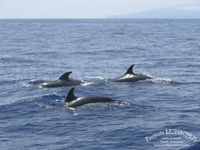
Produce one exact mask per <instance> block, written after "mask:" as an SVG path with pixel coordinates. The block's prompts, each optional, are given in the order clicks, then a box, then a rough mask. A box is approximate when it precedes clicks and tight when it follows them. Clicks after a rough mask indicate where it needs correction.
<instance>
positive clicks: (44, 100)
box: [35, 94, 63, 108]
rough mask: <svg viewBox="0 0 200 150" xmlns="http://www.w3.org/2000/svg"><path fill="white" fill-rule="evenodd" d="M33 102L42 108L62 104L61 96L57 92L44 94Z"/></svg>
mask: <svg viewBox="0 0 200 150" xmlns="http://www.w3.org/2000/svg"><path fill="white" fill-rule="evenodd" d="M35 104H36V105H38V106H39V107H44V108H55V107H60V106H63V97H62V96H60V95H57V94H46V95H44V96H42V97H39V98H37V99H36V100H35Z"/></svg>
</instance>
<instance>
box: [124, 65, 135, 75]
mask: <svg viewBox="0 0 200 150" xmlns="http://www.w3.org/2000/svg"><path fill="white" fill-rule="evenodd" d="M133 67H134V64H133V65H131V66H130V67H129V68H128V70H127V71H126V73H125V74H134V73H133Z"/></svg>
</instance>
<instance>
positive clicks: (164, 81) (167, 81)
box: [147, 78, 179, 84]
mask: <svg viewBox="0 0 200 150" xmlns="http://www.w3.org/2000/svg"><path fill="white" fill-rule="evenodd" d="M147 81H151V82H154V83H157V84H179V83H178V82H175V81H172V80H171V79H169V78H154V79H149V80H147Z"/></svg>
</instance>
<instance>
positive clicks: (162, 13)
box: [107, 7, 200, 19]
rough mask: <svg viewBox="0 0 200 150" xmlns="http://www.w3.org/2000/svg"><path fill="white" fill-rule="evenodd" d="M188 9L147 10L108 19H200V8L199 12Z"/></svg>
mask: <svg viewBox="0 0 200 150" xmlns="http://www.w3.org/2000/svg"><path fill="white" fill-rule="evenodd" d="M184 8H187V7H173V8H162V9H153V10H147V11H143V12H138V13H132V14H126V15H114V16H108V17H107V18H147V19H148V18H149V19H150V18H155V19H156V18H166V19H167V18H168V19H178V18H179V19H200V7H199V10H198V9H195V10H192V9H184ZM188 8H189V7H188Z"/></svg>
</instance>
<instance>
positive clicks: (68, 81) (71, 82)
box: [37, 71, 83, 88]
mask: <svg viewBox="0 0 200 150" xmlns="http://www.w3.org/2000/svg"><path fill="white" fill-rule="evenodd" d="M70 73H72V72H71V71H69V72H66V73H64V74H63V75H62V76H61V77H60V78H59V79H58V80H56V81H51V82H44V83H41V84H39V85H37V87H39V88H56V87H61V86H77V85H80V84H81V83H83V82H82V81H80V80H75V79H72V78H69V74H70Z"/></svg>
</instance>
